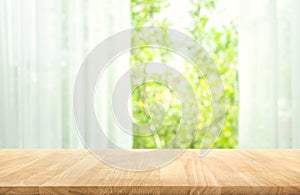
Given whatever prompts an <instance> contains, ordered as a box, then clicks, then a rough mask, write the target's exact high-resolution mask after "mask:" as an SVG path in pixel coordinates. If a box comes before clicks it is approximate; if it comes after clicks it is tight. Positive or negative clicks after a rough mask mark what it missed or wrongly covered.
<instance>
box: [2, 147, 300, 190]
mask: <svg viewBox="0 0 300 195" xmlns="http://www.w3.org/2000/svg"><path fill="white" fill-rule="evenodd" d="M198 152H199V151H198V150H187V151H186V152H185V153H184V154H183V155H181V156H180V157H179V158H178V159H177V160H175V161H174V162H172V163H171V164H169V165H167V166H165V167H163V168H161V169H156V170H153V171H146V172H128V171H121V170H118V169H114V168H111V167H109V166H107V165H105V164H103V163H102V162H100V161H99V160H97V159H96V158H95V157H94V156H93V155H91V154H90V153H89V152H88V151H86V150H5V149H3V150H0V194H120V193H124V194H128V193H129V194H140V193H141V194H146V193H147V194H167V193H168V194H188V193H189V194H200V193H203V194H300V150H212V151H211V152H210V153H209V154H208V155H207V156H205V157H204V158H200V157H199V156H198Z"/></svg>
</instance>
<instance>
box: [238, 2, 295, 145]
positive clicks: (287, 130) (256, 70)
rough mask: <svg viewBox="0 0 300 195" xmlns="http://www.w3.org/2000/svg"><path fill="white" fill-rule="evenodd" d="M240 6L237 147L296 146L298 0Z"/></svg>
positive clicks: (247, 3) (243, 3)
mask: <svg viewBox="0 0 300 195" xmlns="http://www.w3.org/2000/svg"><path fill="white" fill-rule="evenodd" d="M240 8H241V9H240V21H239V85H240V110H239V147H241V148H300V115H299V112H300V90H299V89H300V88H299V84H300V77H299V74H300V53H299V52H300V20H299V18H300V12H299V10H300V1H298V0H278V1H276V0H263V1H261V0H246V1H242V2H241V5H240Z"/></svg>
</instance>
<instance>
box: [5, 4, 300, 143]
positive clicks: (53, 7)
mask: <svg viewBox="0 0 300 195" xmlns="http://www.w3.org/2000/svg"><path fill="white" fill-rule="evenodd" d="M299 10H300V1H298V0H245V1H242V2H239V1H238V0H222V1H221V0H189V1H184V0H172V1H171V0H157V1H149V0H124V1H118V0H74V1H67V0H45V1H36V0H27V1H22V0H0V147H1V148H83V147H86V146H85V144H84V143H82V142H81V140H80V138H79V135H78V132H77V127H76V123H75V120H74V114H73V90H74V83H75V79H76V75H77V73H78V70H79V67H80V65H81V63H82V62H83V60H84V59H85V57H86V56H87V55H88V53H89V52H90V51H91V50H92V49H93V48H94V47H95V46H96V45H97V44H99V43H100V42H101V41H102V40H104V39H106V38H107V37H109V36H110V35H112V34H114V33H117V32H120V31H121V30H125V29H128V28H132V27H142V26H161V27H169V28H173V29H176V30H178V31H180V32H183V33H185V34H187V35H188V36H190V37H192V38H193V39H194V40H196V41H198V42H199V43H200V44H201V45H202V46H203V47H204V48H205V49H206V51H207V52H208V53H209V55H210V57H211V58H212V60H213V61H214V63H215V64H216V65H217V68H218V70H219V72H220V74H221V77H222V80H223V84H224V90H225V95H224V99H225V102H222V104H225V106H226V114H225V121H224V125H223V127H222V129H221V132H220V135H219V136H218V138H217V139H215V138H214V136H212V135H210V132H209V131H208V132H206V131H204V130H203V129H205V126H206V124H207V123H209V122H211V118H212V97H211V91H210V88H209V86H208V85H207V82H206V78H205V74H204V75H202V76H199V73H197V72H195V69H193V66H191V64H190V62H189V61H188V60H186V59H184V58H182V57H181V56H178V55H177V56H176V55H175V54H174V53H172V52H170V51H168V50H165V49H160V48H140V49H137V50H131V51H129V52H128V53H127V54H125V55H123V56H121V57H120V59H119V60H116V62H114V63H115V64H117V65H115V66H112V68H111V69H110V70H109V71H108V72H107V75H106V77H105V78H106V79H105V82H104V84H102V86H101V87H102V88H101V89H98V88H99V87H98V88H97V89H96V92H95V94H96V95H95V110H96V112H97V113H98V114H97V117H98V121H99V123H101V125H102V127H103V128H104V129H105V131H106V135H107V136H108V137H109V138H110V139H113V140H115V142H117V145H119V146H120V147H123V148H184V147H186V143H184V141H183V140H185V139H182V138H186V137H191V136H192V138H191V141H190V143H189V144H188V148H200V146H201V144H202V142H203V140H204V137H205V139H206V142H209V143H210V145H211V146H212V147H213V148H300V115H299V114H298V112H300V88H299V86H298V85H299V83H300V77H299V76H298V75H299V74H300V53H299V52H300V20H299V18H300V12H299ZM136 38H137V35H135V34H132V37H131V40H130V42H131V44H133V43H134V41H136ZM166 41H167V38H166ZM153 61H154V62H162V63H166V64H169V65H170V66H172V67H174V68H176V69H178V70H180V72H181V73H182V74H183V75H184V76H185V77H186V78H187V80H188V81H189V83H190V84H191V86H192V87H193V89H194V92H195V93H196V98H197V99H198V100H199V103H200V104H199V110H200V115H201V116H200V123H199V124H196V125H197V126H198V128H199V129H200V131H199V132H197V133H196V135H195V136H194V137H193V133H192V132H193V131H195V128H194V126H195V122H197V121H196V120H195V119H194V118H193V116H190V118H189V120H190V121H189V122H190V123H189V124H188V125H185V126H184V130H183V131H181V132H178V131H177V129H178V126H179V125H180V121H181V120H180V118H181V117H182V116H181V108H180V104H178V101H177V100H176V95H174V93H173V92H171V91H170V90H168V89H167V88H165V87H164V86H162V85H160V84H159V83H151V84H148V85H143V86H142V87H139V88H137V89H136V90H133V89H132V90H133V92H132V101H131V102H129V107H130V108H129V110H130V111H131V112H132V117H133V119H134V120H133V122H132V125H131V127H132V129H131V130H130V131H131V132H132V134H128V135H127V136H126V137H125V138H124V137H122V133H120V131H119V130H117V129H118V127H117V124H116V121H114V118H113V117H112V116H110V115H106V112H108V110H109V109H111V107H109V105H108V103H107V102H108V101H109V100H110V98H111V97H110V95H109V94H111V92H112V90H113V86H114V83H115V81H117V80H118V78H119V76H120V74H121V73H122V71H123V70H125V69H126V68H127V69H128V68H130V67H131V68H132V67H135V66H137V65H139V64H142V63H147V62H153ZM140 71H141V75H145V74H146V73H147V70H146V69H141V70H140ZM208 74H209V73H208ZM131 84H132V83H131V81H130V79H129V80H128V83H127V86H128V89H130V88H131ZM97 90H102V91H101V93H97ZM155 102H159V103H161V104H163V105H164V108H165V110H166V111H167V114H166V115H165V119H164V125H163V126H157V125H156V124H160V122H161V121H155V118H153V116H151V114H149V113H151V111H150V110H151V105H152V104H153V103H155ZM190 107H191V109H193V108H194V107H195V105H190ZM82 117H83V118H86V120H87V121H88V118H89V116H88V114H85V112H83V113H82ZM152 119H153V120H152ZM149 122H151V124H152V125H153V127H155V131H153V132H152V134H151V135H148V136H139V131H142V129H141V126H142V125H144V124H147V123H149ZM87 123H88V122H87ZM86 128H87V129H88V128H92V127H90V126H89V125H87V126H86ZM201 130H203V131H201ZM87 134H88V131H87ZM87 136H88V135H87ZM90 139H93V140H94V141H95V142H101V141H102V140H103V138H101V137H94V136H92V135H91V136H90ZM170 140H175V141H172V142H170ZM107 148H110V146H109V145H107Z"/></svg>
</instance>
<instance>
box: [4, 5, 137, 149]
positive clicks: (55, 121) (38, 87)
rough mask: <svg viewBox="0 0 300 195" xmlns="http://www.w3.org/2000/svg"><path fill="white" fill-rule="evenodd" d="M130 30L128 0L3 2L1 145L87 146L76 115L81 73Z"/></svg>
mask: <svg viewBox="0 0 300 195" xmlns="http://www.w3.org/2000/svg"><path fill="white" fill-rule="evenodd" d="M128 27H130V2H129V1H127V0H126V1H117V0H113V1H110V0H101V1H98V0H88V1H85V0H74V1H66V0H45V1H36V0H27V1H22V0H2V1H0V31H1V33H0V107H1V109H0V116H1V117H0V147H2V148H3V147H6V148H77V147H83V144H82V143H81V141H80V140H79V138H78V135H77V130H76V127H75V126H76V125H75V122H74V117H73V111H72V110H73V108H72V105H73V104H72V100H73V88H74V82H75V78H76V74H77V71H78V69H79V67H80V64H81V63H82V61H83V60H84V58H85V56H86V55H87V54H88V52H89V51H91V50H92V49H93V48H94V47H95V46H96V45H97V44H98V43H100V42H101V41H102V40H103V39H105V38H106V37H107V36H109V35H111V34H113V33H116V32H119V31H120V30H123V29H126V28H128ZM124 64H125V65H128V64H129V59H128V63H127V64H126V63H124ZM128 66H129V65H128ZM113 77H114V75H111V77H109V79H113ZM129 86H130V84H129V82H128V87H129ZM101 98H102V99H101V101H104V102H105V101H108V98H109V97H108V96H106V95H105V94H104V95H102V97H101ZM101 105H102V106H104V107H105V106H106V104H101ZM98 109H106V108H103V107H101V108H98ZM96 110H97V109H96ZM106 121H107V122H106V123H110V121H111V120H106ZM105 125H106V126H109V124H105ZM110 126H111V125H110ZM87 133H88V132H87ZM113 136H118V135H116V134H114V135H113ZM94 139H97V140H96V141H98V142H101V138H100V139H99V138H94ZM127 141H128V142H127V143H126V145H127V146H130V144H131V140H127Z"/></svg>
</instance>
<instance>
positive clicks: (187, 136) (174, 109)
mask: <svg viewBox="0 0 300 195" xmlns="http://www.w3.org/2000/svg"><path fill="white" fill-rule="evenodd" d="M170 3H172V1H170V2H169V1H167V0H157V1H150V0H131V19H132V25H133V26H134V27H141V26H151V25H155V26H161V27H170V26H171V25H172V21H171V18H163V17H162V16H161V15H160V13H161V12H162V11H163V10H164V9H166V8H167V7H168V6H170ZM190 3H191V5H192V6H191V10H190V12H189V13H186V14H189V16H190V18H191V22H192V23H191V24H188V27H187V28H186V29H185V30H186V31H187V32H189V34H190V35H191V36H192V37H193V38H194V39H195V40H196V41H198V42H199V43H201V45H203V46H204V47H205V49H206V50H207V51H208V53H209V54H210V55H211V57H212V59H213V61H214V62H215V64H216V65H217V67H218V70H219V72H220V73H221V75H222V80H223V83H224V88H225V100H226V102H225V105H226V116H225V121H224V126H223V128H222V131H221V133H220V135H219V137H218V138H217V140H214V136H211V138H210V135H206V136H207V137H208V138H209V142H210V143H211V144H214V145H213V147H214V148H235V147H237V130H238V81H237V78H238V77H237V26H236V21H235V20H233V21H229V22H228V23H226V24H214V23H213V22H211V21H210V18H211V16H212V15H215V14H218V10H217V9H216V3H217V1H213V0H200V1H199V0H191V2H190ZM137 38H138V37H137V35H135V34H133V35H132V40H131V41H132V42H134V41H136V39H137ZM166 41H167V38H166ZM170 56H171V54H170V51H168V50H165V49H159V48H149V47H145V48H139V49H134V50H132V51H131V66H132V67H134V66H136V65H139V64H143V63H147V62H151V61H160V62H162V63H167V62H168V61H169V59H170V58H172V57H170ZM183 63H184V67H185V69H184V71H183V74H184V75H185V77H186V78H187V79H188V80H189V82H190V84H191V86H192V87H193V89H194V91H195V93H196V94H197V98H198V100H199V102H201V104H200V105H199V107H198V108H197V109H199V111H200V113H201V118H200V123H199V121H198V120H197V119H195V118H193V116H190V118H191V120H190V121H189V123H188V124H187V125H185V126H184V128H183V129H181V131H180V132H179V131H178V126H179V124H180V120H181V117H182V116H181V104H180V101H179V100H178V99H177V97H176V93H174V92H173V91H172V90H171V89H170V88H168V87H166V86H164V85H161V84H160V83H158V82H150V83H146V84H145V85H143V86H140V87H138V88H136V89H134V90H133V94H132V95H133V96H132V109H133V110H132V111H133V118H134V120H135V123H134V126H133V132H134V134H135V135H134V143H133V148H185V147H188V148H200V146H201V143H202V141H203V137H204V135H205V131H202V132H201V131H200V132H199V133H197V134H196V136H195V137H194V134H193V132H194V130H195V128H194V127H195V123H197V124H196V125H198V128H199V129H204V128H205V127H206V125H207V123H209V122H211V118H212V116H211V115H212V114H211V112H212V108H211V98H212V97H211V93H210V89H209V86H208V85H207V83H206V81H205V77H204V76H203V77H202V76H199V74H197V72H195V71H196V70H195V69H193V68H192V66H189V62H188V61H187V60H186V61H185V62H183ZM140 71H141V72H140V75H141V76H143V75H145V74H146V71H147V70H145V69H143V70H140ZM144 79H145V78H144ZM188 95H189V94H188ZM160 104H161V105H163V107H160V106H159V105H160ZM156 105H158V106H157V107H156ZM190 108H191V110H192V109H195V106H194V105H190ZM191 113H192V112H191ZM162 117H163V118H164V120H163V121H162ZM149 123H150V124H151V126H150V131H151V132H149V134H148V135H146V134H142V133H141V132H143V127H145V126H144V125H146V124H149ZM161 124H163V125H161ZM208 134H209V133H208ZM193 137H194V139H192V138H193ZM186 140H192V141H191V143H189V145H188V146H186V145H185V144H186V143H185V142H186Z"/></svg>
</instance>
